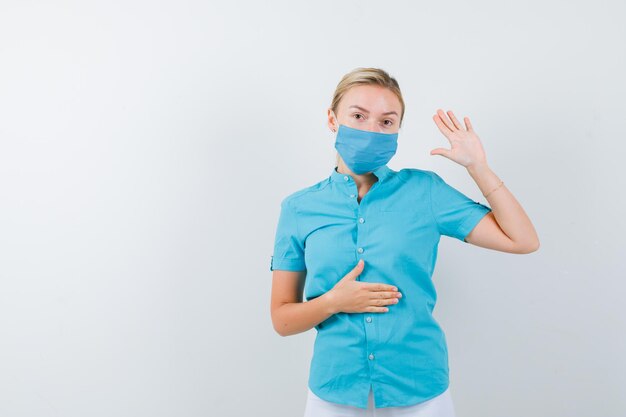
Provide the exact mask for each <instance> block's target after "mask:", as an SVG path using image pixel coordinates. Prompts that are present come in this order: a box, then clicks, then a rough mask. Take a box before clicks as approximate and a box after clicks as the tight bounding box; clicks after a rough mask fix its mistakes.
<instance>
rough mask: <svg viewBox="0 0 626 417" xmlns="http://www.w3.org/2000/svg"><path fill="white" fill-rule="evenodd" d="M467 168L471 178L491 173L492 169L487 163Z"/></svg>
mask: <svg viewBox="0 0 626 417" xmlns="http://www.w3.org/2000/svg"><path fill="white" fill-rule="evenodd" d="M466 168H467V171H468V172H469V174H470V175H471V176H476V175H480V174H482V173H485V172H489V171H491V168H489V165H487V162H479V163H475V164H472V165H468V166H467V167H466Z"/></svg>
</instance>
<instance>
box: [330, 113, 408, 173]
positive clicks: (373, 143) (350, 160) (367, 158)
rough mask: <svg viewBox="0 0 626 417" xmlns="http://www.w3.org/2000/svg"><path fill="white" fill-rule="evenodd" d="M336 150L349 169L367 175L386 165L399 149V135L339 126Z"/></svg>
mask: <svg viewBox="0 0 626 417" xmlns="http://www.w3.org/2000/svg"><path fill="white" fill-rule="evenodd" d="M335 148H336V149H337V151H338V152H339V155H341V158H342V159H343V161H344V162H345V163H346V165H347V166H348V168H350V170H351V171H352V172H354V173H355V174H359V175H361V174H365V173H367V172H371V171H374V170H375V169H376V168H379V167H381V166H383V165H385V164H386V163H387V162H389V160H391V158H392V157H393V156H394V155H395V153H396V150H397V149H398V134H397V133H379V132H370V131H369V130H360V129H355V128H352V127H348V126H346V125H339V130H338V132H337V138H336V139H335Z"/></svg>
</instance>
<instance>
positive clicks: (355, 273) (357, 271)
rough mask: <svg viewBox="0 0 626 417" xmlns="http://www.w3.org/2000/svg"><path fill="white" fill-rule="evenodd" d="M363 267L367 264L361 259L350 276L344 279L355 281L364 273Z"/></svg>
mask: <svg viewBox="0 0 626 417" xmlns="http://www.w3.org/2000/svg"><path fill="white" fill-rule="evenodd" d="M363 265H365V262H364V261H363V259H359V262H357V264H356V266H355V267H354V268H352V270H351V271H350V272H348V274H347V275H346V276H345V277H344V278H345V279H349V280H353V281H355V280H356V277H358V276H359V275H361V272H363Z"/></svg>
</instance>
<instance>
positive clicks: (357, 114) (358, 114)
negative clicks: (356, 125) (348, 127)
mask: <svg viewBox="0 0 626 417" xmlns="http://www.w3.org/2000/svg"><path fill="white" fill-rule="evenodd" d="M356 116H363V115H362V114H361V113H354V117H356Z"/></svg>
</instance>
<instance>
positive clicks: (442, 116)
mask: <svg viewBox="0 0 626 417" xmlns="http://www.w3.org/2000/svg"><path fill="white" fill-rule="evenodd" d="M437 114H438V115H439V117H440V118H441V120H442V121H443V123H444V124H445V125H446V126H447V127H448V129H450V131H451V132H453V131H455V130H456V128H455V127H454V125H453V124H452V122H451V121H450V119H448V117H447V116H446V114H445V113H444V112H443V110H441V109H437Z"/></svg>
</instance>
